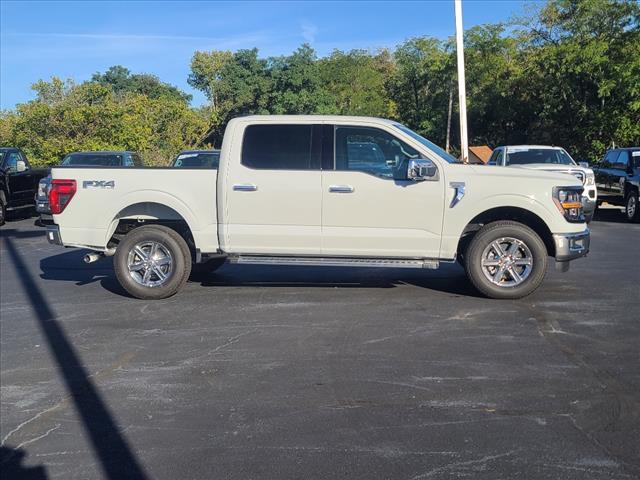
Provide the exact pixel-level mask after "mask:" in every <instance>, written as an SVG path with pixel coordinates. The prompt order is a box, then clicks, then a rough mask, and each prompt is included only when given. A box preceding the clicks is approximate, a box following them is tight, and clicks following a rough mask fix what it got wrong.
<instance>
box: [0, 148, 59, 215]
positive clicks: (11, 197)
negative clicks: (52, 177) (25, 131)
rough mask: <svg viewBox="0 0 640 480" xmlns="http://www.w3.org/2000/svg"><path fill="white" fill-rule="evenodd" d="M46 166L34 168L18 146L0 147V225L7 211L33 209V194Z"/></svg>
mask: <svg viewBox="0 0 640 480" xmlns="http://www.w3.org/2000/svg"><path fill="white" fill-rule="evenodd" d="M48 174H49V169H47V168H34V167H32V166H31V165H30V164H29V160H28V159H27V156H26V155H25V154H24V153H23V152H22V150H20V149H19V148H13V147H5V148H0V225H4V222H5V220H6V216H7V214H8V213H11V212H15V211H23V210H27V209H33V207H34V200H33V197H34V194H35V192H36V189H37V187H38V182H39V181H40V179H41V178H42V177H44V176H46V175H48Z"/></svg>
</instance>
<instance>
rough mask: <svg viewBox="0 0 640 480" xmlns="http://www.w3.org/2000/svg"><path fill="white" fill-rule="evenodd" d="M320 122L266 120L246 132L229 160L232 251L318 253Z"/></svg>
mask: <svg viewBox="0 0 640 480" xmlns="http://www.w3.org/2000/svg"><path fill="white" fill-rule="evenodd" d="M321 132H322V127H321V126H320V125H315V126H314V125H311V124H309V125H300V124H297V125H285V124H282V125H280V124H263V125H260V124H258V125H250V126H248V127H247V128H246V129H245V130H244V137H243V140H242V149H241V154H240V156H241V161H240V162H231V163H230V164H229V172H228V174H227V177H228V178H227V180H226V182H225V184H226V186H225V195H227V202H226V207H227V208H226V210H227V212H220V214H222V215H224V216H225V219H226V221H225V224H224V236H225V242H226V248H225V249H226V250H227V251H228V252H230V253H254V254H299V255H318V254H320V253H321V252H320V242H321V226H320V221H321V214H320V212H321V201H322V194H321V191H320V183H321V173H320V155H321V145H320V143H319V142H320V141H321Z"/></svg>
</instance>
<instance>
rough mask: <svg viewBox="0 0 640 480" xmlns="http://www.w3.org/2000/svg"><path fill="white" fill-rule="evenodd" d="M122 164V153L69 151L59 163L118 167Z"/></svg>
mask: <svg viewBox="0 0 640 480" xmlns="http://www.w3.org/2000/svg"><path fill="white" fill-rule="evenodd" d="M122 164H123V162H122V155H118V154H115V153H71V154H69V155H67V156H66V157H64V160H62V163H61V165H76V166H87V167H88V166H102V167H118V166H121V165H122Z"/></svg>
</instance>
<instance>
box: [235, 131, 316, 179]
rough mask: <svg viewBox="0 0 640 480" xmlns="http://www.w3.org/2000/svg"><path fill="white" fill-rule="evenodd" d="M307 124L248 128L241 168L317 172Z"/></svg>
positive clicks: (243, 146) (245, 133)
mask: <svg viewBox="0 0 640 480" xmlns="http://www.w3.org/2000/svg"><path fill="white" fill-rule="evenodd" d="M311 142H312V126H311V125H250V126H249V127H247V128H246V129H245V131H244V140H243V142H242V160H241V162H242V165H244V166H246V167H249V168H256V169H264V170H319V169H320V156H319V155H315V154H312V144H311Z"/></svg>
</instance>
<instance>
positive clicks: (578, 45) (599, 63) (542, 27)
mask: <svg viewBox="0 0 640 480" xmlns="http://www.w3.org/2000/svg"><path fill="white" fill-rule="evenodd" d="M523 23H524V28H523V29H522V30H521V35H522V38H521V41H522V44H523V49H524V55H526V56H527V58H528V62H527V64H526V65H525V69H526V70H525V73H524V75H526V76H527V78H528V80H529V85H528V92H527V94H528V97H527V100H528V104H529V107H530V109H531V110H532V111H533V112H535V121H534V122H533V124H532V126H531V128H530V137H531V138H532V139H535V140H537V141H540V142H542V143H555V144H560V145H563V146H565V147H568V148H569V149H570V151H571V152H572V153H573V154H574V155H575V156H578V157H583V158H591V159H596V158H601V157H602V154H603V153H604V150H605V149H606V148H607V147H608V146H610V145H611V144H613V143H615V144H618V145H630V144H638V143H640V5H639V4H638V3H636V2H633V1H626V2H622V1H614V0H582V1H577V0H550V1H549V2H548V3H547V4H545V5H544V6H543V7H542V8H541V9H540V11H539V12H537V13H536V14H535V15H534V16H532V17H530V18H528V19H526V20H525V22H523Z"/></svg>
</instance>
